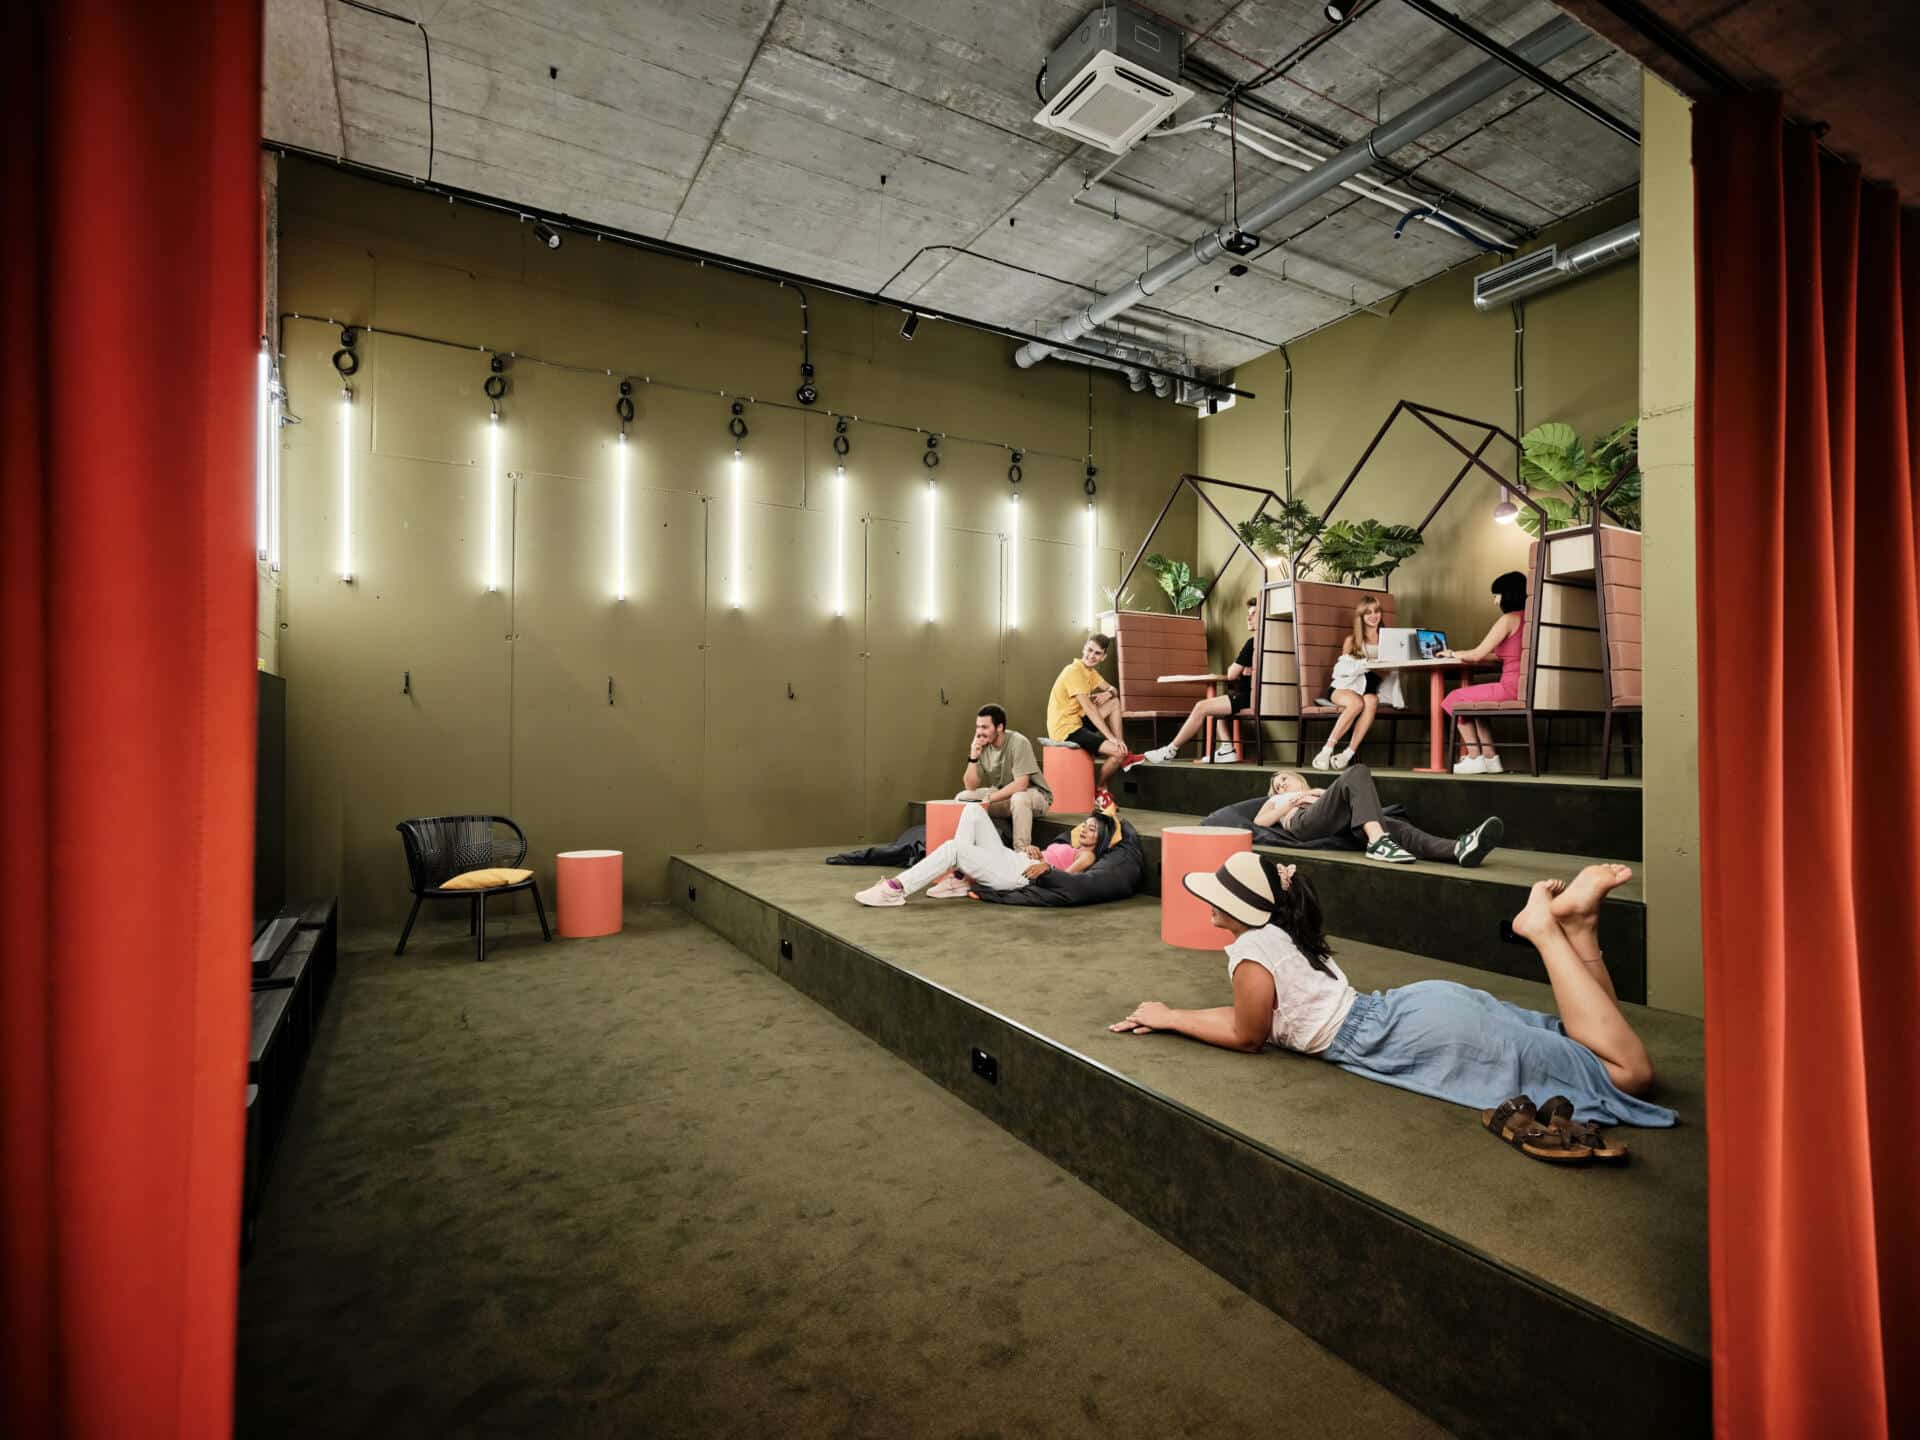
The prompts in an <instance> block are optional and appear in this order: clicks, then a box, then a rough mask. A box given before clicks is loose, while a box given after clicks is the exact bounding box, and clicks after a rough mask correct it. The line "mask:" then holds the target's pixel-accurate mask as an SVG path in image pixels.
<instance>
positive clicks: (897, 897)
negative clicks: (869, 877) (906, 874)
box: [853, 880, 907, 906]
mask: <svg viewBox="0 0 1920 1440" xmlns="http://www.w3.org/2000/svg"><path fill="white" fill-rule="evenodd" d="M853 898H854V899H856V900H858V901H859V902H860V903H861V904H862V905H880V906H887V905H904V904H906V903H907V892H906V891H904V890H902V889H901V888H900V882H899V881H898V880H876V881H874V882H873V884H871V885H869V886H868V887H867V888H866V889H864V890H862V891H861V892H860V893H859V894H857V895H855V896H854V897H853Z"/></svg>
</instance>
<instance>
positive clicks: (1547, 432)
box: [1520, 420, 1640, 536]
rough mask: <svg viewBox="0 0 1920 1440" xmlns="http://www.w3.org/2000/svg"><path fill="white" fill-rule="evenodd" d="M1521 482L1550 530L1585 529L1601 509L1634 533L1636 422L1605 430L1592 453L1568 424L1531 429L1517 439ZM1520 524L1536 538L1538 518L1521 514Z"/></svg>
mask: <svg viewBox="0 0 1920 1440" xmlns="http://www.w3.org/2000/svg"><path fill="white" fill-rule="evenodd" d="M1520 479H1521V483H1522V485H1523V487H1524V488H1525V490H1526V493H1527V494H1528V495H1529V496H1530V497H1531V498H1532V499H1533V500H1534V502H1535V503H1536V504H1538V505H1539V506H1540V508H1541V509H1542V510H1545V511H1546V512H1547V528H1548V529H1549V530H1559V529H1564V528H1565V527H1567V526H1569V525H1582V524H1585V523H1586V522H1587V521H1588V520H1591V519H1593V518H1595V516H1596V513H1597V512H1599V511H1600V510H1603V509H1604V510H1605V511H1606V512H1607V513H1608V514H1609V515H1611V516H1612V517H1613V518H1614V519H1617V520H1619V521H1621V522H1622V523H1623V524H1627V525H1631V526H1633V527H1634V528H1636V529H1638V528H1639V525H1640V422H1639V421H1638V420H1629V421H1628V422H1627V423H1626V424H1624V425H1621V426H1619V427H1618V428H1616V429H1614V430H1611V431H1609V432H1608V433H1607V434H1606V435H1603V436H1602V437H1601V438H1600V439H1598V440H1596V441H1595V442H1594V445H1593V449H1592V450H1591V451H1589V450H1588V449H1587V448H1586V446H1585V445H1584V444H1583V443H1582V442H1581V439H1580V432H1579V431H1577V430H1575V429H1574V428H1573V427H1572V426H1571V425H1567V424H1564V423H1562V422H1560V421H1557V420H1556V421H1552V422H1550V423H1548V424H1545V425H1536V426H1535V427H1534V428H1533V429H1531V430H1529V431H1528V432H1527V433H1526V434H1525V435H1523V436H1521V437H1520ZM1603 494H1604V495H1606V500H1605V501H1604V502H1603V501H1602V500H1601V499H1600V497H1601V496H1602V495H1603ZM1520 525H1521V528H1522V529H1524V530H1525V531H1526V532H1527V533H1528V534H1529V535H1535V536H1537V535H1538V534H1539V533H1540V516H1539V515H1538V514H1537V513H1535V512H1534V511H1533V510H1531V509H1527V510H1523V512H1522V514H1521V516H1520Z"/></svg>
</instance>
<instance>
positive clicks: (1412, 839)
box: [1206, 765, 1453, 860]
mask: <svg viewBox="0 0 1920 1440" xmlns="http://www.w3.org/2000/svg"><path fill="white" fill-rule="evenodd" d="M1266 803H1267V797H1265V796H1262V797H1260V798H1257V799H1253V800H1242V801H1240V802H1239V803H1238V804H1237V805H1228V806H1225V807H1224V808H1222V809H1219V810H1216V811H1214V812H1213V814H1211V815H1209V816H1208V817H1207V819H1206V823H1207V824H1209V825H1223V826H1227V827H1229V828H1231V829H1235V830H1251V831H1252V832H1253V838H1254V839H1255V840H1257V841H1258V842H1259V843H1260V844H1262V845H1299V844H1302V843H1306V844H1312V843H1313V842H1315V841H1320V840H1328V839H1331V838H1333V837H1335V836H1338V835H1351V836H1352V837H1353V838H1354V839H1355V840H1357V841H1359V842H1360V843H1361V844H1363V845H1364V844H1365V843H1366V834H1365V831H1364V828H1363V827H1364V826H1365V825H1366V824H1367V822H1368V821H1369V820H1375V821H1378V822H1379V823H1380V826H1381V828H1382V829H1384V830H1385V831H1386V832H1387V834H1388V835H1390V836H1392V837H1393V839H1394V840H1395V841H1396V842H1398V843H1399V845H1400V846H1401V848H1403V849H1405V850H1406V851H1408V852H1409V853H1410V854H1412V855H1413V856H1414V857H1415V858H1416V859H1420V860H1451V859H1453V841H1451V840H1443V839H1441V838H1440V837H1439V836H1438V835H1429V834H1428V833H1427V832H1426V831H1424V830H1422V829H1420V827H1419V826H1417V825H1410V824H1408V823H1407V822H1406V821H1405V820H1401V819H1399V818H1398V817H1396V816H1392V815H1388V814H1385V813H1384V812H1383V811H1382V810H1381V808H1380V792H1379V790H1378V789H1376V788H1375V786H1374V783H1373V772H1372V771H1370V770H1368V769H1367V767H1366V766H1364V765H1350V766H1348V767H1347V768H1346V769H1345V770H1342V771H1341V772H1340V774H1339V776H1338V778H1336V779H1335V780H1334V782H1333V783H1332V784H1331V785H1329V786H1327V788H1326V789H1325V790H1323V791H1321V792H1320V798H1319V799H1318V800H1316V801H1314V802H1313V804H1311V805H1308V806H1305V807H1303V808H1301V809H1299V810H1296V811H1294V812H1293V817H1292V818H1293V823H1292V824H1291V825H1289V826H1287V827H1286V828H1285V829H1278V828H1274V827H1270V826H1266V825H1255V824H1254V823H1253V817H1254V816H1255V815H1257V814H1259V813H1260V807H1261V806H1263V805H1265V804H1266Z"/></svg>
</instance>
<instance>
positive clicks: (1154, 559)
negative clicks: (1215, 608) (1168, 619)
mask: <svg viewBox="0 0 1920 1440" xmlns="http://www.w3.org/2000/svg"><path fill="white" fill-rule="evenodd" d="M1146 566H1147V568H1148V569H1149V570H1151V571H1153V575H1154V578H1155V579H1156V580H1158V581H1159V582H1160V588H1161V589H1162V590H1164V591H1166V592H1167V599H1169V600H1171V601H1172V602H1173V613H1174V614H1176V615H1184V614H1186V613H1187V612H1188V611H1189V610H1191V609H1193V608H1194V607H1195V606H1197V605H1198V604H1199V603H1200V602H1201V601H1202V600H1204V599H1206V598H1207V584H1208V581H1207V579H1206V577H1205V576H1199V575H1195V574H1194V573H1193V567H1192V566H1191V565H1189V564H1187V562H1186V561H1184V560H1169V559H1168V558H1167V557H1166V556H1164V555H1149V556H1147V559H1146Z"/></svg>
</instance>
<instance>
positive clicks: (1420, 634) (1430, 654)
mask: <svg viewBox="0 0 1920 1440" xmlns="http://www.w3.org/2000/svg"><path fill="white" fill-rule="evenodd" d="M1413 646H1414V652H1415V653H1416V654H1417V655H1418V656H1419V657H1420V658H1421V659H1422V660H1437V659H1439V658H1440V652H1441V651H1442V650H1444V649H1446V648H1447V632H1446V631H1444V630H1416V631H1414V632H1413Z"/></svg>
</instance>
